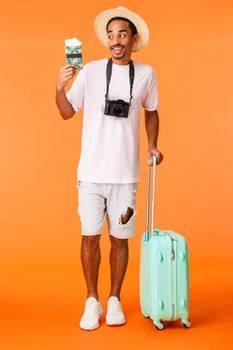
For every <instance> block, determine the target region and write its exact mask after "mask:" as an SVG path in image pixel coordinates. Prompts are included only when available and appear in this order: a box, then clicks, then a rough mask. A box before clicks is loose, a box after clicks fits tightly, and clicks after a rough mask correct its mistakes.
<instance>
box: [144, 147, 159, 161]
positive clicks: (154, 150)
mask: <svg viewBox="0 0 233 350" xmlns="http://www.w3.org/2000/svg"><path fill="white" fill-rule="evenodd" d="M147 154H148V158H149V160H151V157H152V156H153V155H155V156H156V165H158V164H160V163H161V162H162V160H163V154H162V153H161V152H160V151H159V150H158V149H157V148H156V147H149V148H148V150H147ZM151 165H152V164H151Z"/></svg>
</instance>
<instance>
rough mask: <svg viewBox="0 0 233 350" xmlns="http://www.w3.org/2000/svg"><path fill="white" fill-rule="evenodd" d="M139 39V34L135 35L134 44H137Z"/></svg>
mask: <svg viewBox="0 0 233 350" xmlns="http://www.w3.org/2000/svg"><path fill="white" fill-rule="evenodd" d="M138 39H139V35H138V33H137V34H135V35H134V36H133V41H134V43H136V42H137V41H138Z"/></svg>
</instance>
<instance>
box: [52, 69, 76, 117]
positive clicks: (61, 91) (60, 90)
mask: <svg viewBox="0 0 233 350" xmlns="http://www.w3.org/2000/svg"><path fill="white" fill-rule="evenodd" d="M76 70H77V69H76V68H75V67H74V66H73V65H70V64H68V65H65V66H64V67H62V68H61V69H60V71H59V75H58V79H57V84H56V104H57V107H58V109H59V112H60V114H61V116H62V118H63V119H69V118H72V117H73V115H74V114H75V110H74V109H73V107H72V105H71V103H70V102H69V100H68V99H67V97H66V92H65V87H66V85H67V83H68V81H69V80H71V79H72V78H73V76H74V75H75V73H76Z"/></svg>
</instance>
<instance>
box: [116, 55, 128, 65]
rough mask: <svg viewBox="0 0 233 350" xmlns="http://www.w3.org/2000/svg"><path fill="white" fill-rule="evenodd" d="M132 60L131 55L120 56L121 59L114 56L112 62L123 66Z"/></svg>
mask: <svg viewBox="0 0 233 350" xmlns="http://www.w3.org/2000/svg"><path fill="white" fill-rule="evenodd" d="M130 60H131V56H129V57H123V58H120V59H116V58H114V57H112V63H114V64H118V65H121V66H125V65H127V64H129V62H130Z"/></svg>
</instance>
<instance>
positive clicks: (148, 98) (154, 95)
mask: <svg viewBox="0 0 233 350" xmlns="http://www.w3.org/2000/svg"><path fill="white" fill-rule="evenodd" d="M142 106H143V107H144V109H145V110H147V111H155V110H156V109H158V83H157V76H156V73H155V72H154V70H153V69H151V73H150V77H149V83H148V89H147V92H146V95H145V98H144V100H143V102H142Z"/></svg>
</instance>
